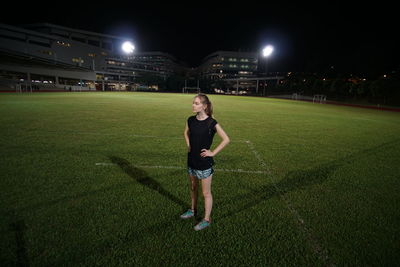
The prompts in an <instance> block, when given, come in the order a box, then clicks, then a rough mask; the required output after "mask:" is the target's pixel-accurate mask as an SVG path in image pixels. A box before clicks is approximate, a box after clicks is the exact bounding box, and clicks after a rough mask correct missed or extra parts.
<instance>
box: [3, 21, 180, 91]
mask: <svg viewBox="0 0 400 267" xmlns="http://www.w3.org/2000/svg"><path fill="white" fill-rule="evenodd" d="M126 41H131V42H133V40H130V39H128V38H123V37H118V36H112V35H107V34H100V33H95V32H89V31H84V30H78V29H71V28H67V27H63V26H59V25H54V24H48V23H38V24H30V25H24V26H23V27H15V26H10V25H5V24H0V59H1V60H0V81H1V84H0V85H2V87H4V85H6V84H9V85H10V86H11V87H13V86H14V87H17V85H18V84H21V83H23V84H25V85H26V86H28V85H29V86H30V88H32V85H34V87H35V88H42V87H45V88H47V89H63V88H64V89H72V90H78V89H79V90H81V89H86V90H95V89H97V90H107V89H110V90H113V89H117V90H126V89H132V88H135V87H136V86H137V82H136V81H137V80H139V79H138V78H140V77H141V76H144V75H153V76H158V77H161V78H164V79H165V78H166V77H168V76H169V75H171V74H173V73H175V72H182V71H184V67H183V66H182V65H181V64H180V62H178V61H177V60H176V59H175V58H174V57H173V56H171V55H169V54H167V53H162V52H139V53H134V54H132V55H128V54H125V53H124V52H123V51H122V49H121V45H122V44H123V43H124V42H126ZM16 83H18V84H16Z"/></svg>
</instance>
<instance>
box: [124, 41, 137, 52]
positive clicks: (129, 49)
mask: <svg viewBox="0 0 400 267" xmlns="http://www.w3.org/2000/svg"><path fill="white" fill-rule="evenodd" d="M122 50H123V51H124V52H125V53H127V54H132V53H133V50H135V46H134V45H133V44H132V43H131V42H129V41H126V42H124V43H123V44H122Z"/></svg>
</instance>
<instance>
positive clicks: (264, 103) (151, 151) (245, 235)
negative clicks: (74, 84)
mask: <svg viewBox="0 0 400 267" xmlns="http://www.w3.org/2000/svg"><path fill="white" fill-rule="evenodd" d="M193 96H194V95H183V94H157V93H111V92H110V93H100V92H99V93H37V94H20V95H17V94H1V95H0V124H1V129H0V133H1V139H0V147H1V156H0V157H1V161H0V164H1V165H0V166H1V179H0V187H1V197H0V231H1V247H0V251H1V254H0V257H1V262H0V263H1V266H9V265H11V266H15V265H30V266H61V265H62V266H64V265H65V266H79V265H81V266H83V265H85V266H93V265H101V266H116V265H130V266H133V265H142V266H160V265H163V266H164V265H167V266H222V265H223V266H238V265H239V266H240V265H243V266H255V265H258V266H260V265H261V266H271V265H274V266H275V265H291V266H326V265H337V266H365V265H367V266H388V265H392V266H393V265H396V264H398V263H399V261H400V253H399V251H400V224H399V223H400V209H399V206H398V203H400V194H399V192H400V179H399V178H400V177H399V176H400V175H399V174H400V113H396V112H387V111H377V110H370V109H362V108H354V107H343V106H334V105H322V104H312V103H306V102H297V101H288V100H277V99H266V98H254V97H236V96H214V95H210V99H211V101H212V102H213V104H214V111H215V114H214V115H215V118H216V119H217V121H218V122H219V123H220V125H221V126H222V127H223V128H224V130H225V131H226V132H227V134H228V135H229V137H230V138H231V143H230V144H229V145H228V146H227V147H226V148H225V149H224V150H223V151H222V152H221V153H220V154H218V155H217V157H216V158H215V161H216V165H215V168H216V169H217V170H216V173H215V175H214V178H213V196H214V207H213V213H212V218H213V224H212V226H211V227H210V228H207V229H205V230H204V231H200V232H195V231H194V230H193V226H194V224H195V220H189V221H182V220H181V219H180V218H179V215H180V214H181V212H182V211H184V210H185V209H186V208H188V207H189V204H190V195H189V186H188V185H189V183H188V178H187V175H186V171H185V164H186V145H185V141H184V139H183V130H184V126H185V122H186V119H187V118H188V117H189V116H191V115H192V113H191V102H192V99H193ZM219 141H220V138H219V137H218V136H216V138H215V139H214V146H216V145H217V144H218V142H219ZM200 196H201V195H200ZM199 205H200V206H199V208H200V210H201V211H202V210H203V201H202V199H201V198H200V203H199Z"/></svg>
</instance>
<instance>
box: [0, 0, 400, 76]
mask: <svg viewBox="0 0 400 267" xmlns="http://www.w3.org/2000/svg"><path fill="white" fill-rule="evenodd" d="M15 2H17V1H15ZM81 2H83V1H81ZM147 2H148V3H149V4H143V3H141V4H139V3H136V2H134V1H131V2H128V3H119V2H118V1H110V2H109V3H108V4H103V3H100V2H99V3H97V4H93V3H91V4H89V3H86V4H74V3H75V2H73V1H72V2H71V1H68V2H59V4H57V3H54V4H52V5H50V4H43V5H42V4H40V5H39V4H38V3H31V4H24V5H22V6H23V8H24V9H26V11H28V15H21V16H15V13H13V12H8V13H7V14H4V15H3V16H2V17H1V19H0V21H1V22H2V23H6V24H11V25H18V24H23V23H36V22H48V23H53V24H58V25H63V26H66V27H72V28H78V29H84V30H89V31H95V32H100V33H106V34H111V35H117V36H126V37H130V38H133V39H134V40H135V44H136V47H137V50H138V51H162V52H167V53H170V54H172V55H174V56H175V57H177V58H178V59H179V60H181V61H183V62H186V63H187V65H188V66H191V67H196V66H198V65H199V64H200V62H201V59H203V58H204V57H205V56H206V55H208V54H210V53H212V52H215V51H218V50H229V51H260V52H261V49H262V47H263V46H264V45H265V44H272V45H274V47H275V52H274V54H273V56H272V57H271V58H270V59H269V63H268V66H269V67H268V68H269V70H270V71H282V72H287V71H317V72H322V73H323V72H327V71H335V72H337V73H355V74H377V73H378V74H379V73H384V72H389V71H394V70H399V67H400V53H399V47H400V43H399V41H398V40H396V39H399V38H397V37H396V35H398V32H399V30H398V29H397V26H398V25H399V23H397V16H399V15H397V14H396V12H397V9H396V8H395V7H394V6H391V5H383V3H384V2H382V5H380V3H376V2H374V3H372V4H362V5H356V4H348V3H339V2H336V3H334V4H331V3H329V4H328V3H324V4H320V5H315V4H304V3H297V4H291V3H289V2H284V1H280V2H279V3H274V2H270V3H267V2H266V1H264V2H265V3H264V4H262V5H261V4H257V3H256V2H252V1H242V2H238V3H234V2H230V3H226V4H225V5H222V4H220V3H219V2H217V1H212V2H206V1H193V2H183V3H182V4H179V5H178V4H171V3H168V4H167V3H163V4H157V3H156V2H152V1H147ZM168 2H169V1H168ZM320 2H323V1H320ZM63 4H67V6H63ZM11 5H12V4H11ZM15 5H17V3H16V4H15ZM38 6H40V8H39V7H38ZM46 7H47V9H46ZM15 8H17V7H13V6H11V7H10V9H15ZM19 8H20V7H19Z"/></svg>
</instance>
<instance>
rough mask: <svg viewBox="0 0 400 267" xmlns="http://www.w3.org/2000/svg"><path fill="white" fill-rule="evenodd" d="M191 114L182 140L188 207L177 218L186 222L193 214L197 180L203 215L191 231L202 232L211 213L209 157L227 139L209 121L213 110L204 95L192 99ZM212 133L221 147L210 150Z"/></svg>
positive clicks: (220, 130)
mask: <svg viewBox="0 0 400 267" xmlns="http://www.w3.org/2000/svg"><path fill="white" fill-rule="evenodd" d="M192 110H193V112H194V113H196V115H195V116H191V117H189V118H188V120H187V123H186V127H185V131H184V136H185V141H186V144H187V147H188V161H187V163H188V174H189V180H190V185H191V186H190V193H191V198H192V207H191V209H189V210H187V211H186V212H185V213H183V214H182V215H181V218H182V219H188V218H191V217H193V216H195V215H196V214H197V196H198V187H199V180H200V181H201V187H202V192H203V197H204V206H205V207H204V208H205V212H204V213H205V214H204V219H202V220H201V221H200V222H199V223H198V224H197V225H196V226H195V227H194V229H195V230H196V231H198V230H202V229H204V228H206V227H208V226H210V224H211V219H210V215H211V209H212V205H213V197H212V194H211V181H212V176H213V173H214V170H213V168H212V166H213V164H214V160H213V157H214V156H215V155H217V154H218V152H220V151H221V150H222V149H223V148H224V147H225V146H226V145H227V144H228V143H229V137H228V135H227V134H226V133H225V132H224V130H223V129H222V127H221V126H220V125H219V124H218V122H217V121H216V120H215V119H214V118H213V117H212V113H213V106H212V104H211V102H210V100H209V99H208V97H207V96H206V95H204V94H198V95H196V96H195V97H194V99H193V104H192ZM215 133H217V134H218V135H219V136H220V137H221V138H222V141H221V143H220V144H219V145H218V146H217V147H216V148H215V149H214V150H213V151H211V150H210V147H211V145H212V142H213V138H214V135H215Z"/></svg>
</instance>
